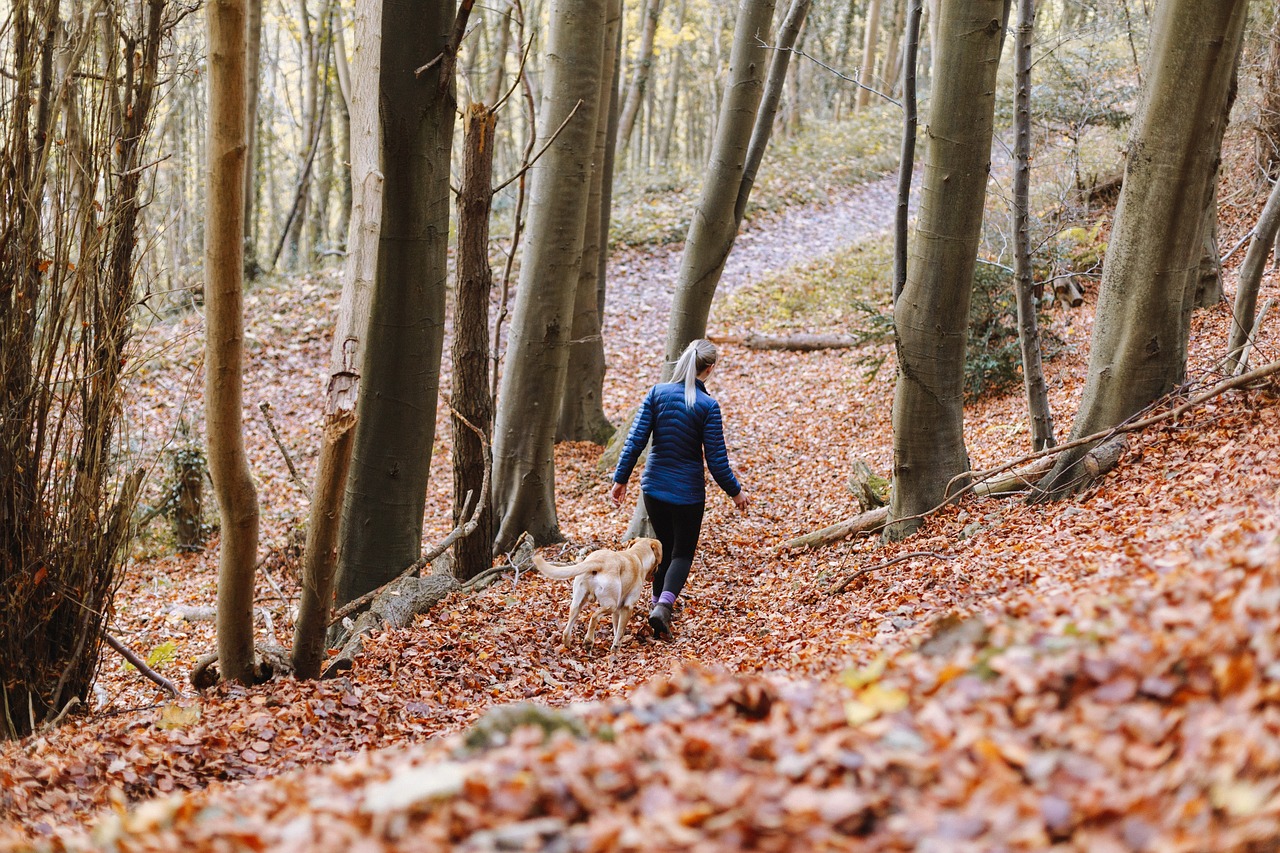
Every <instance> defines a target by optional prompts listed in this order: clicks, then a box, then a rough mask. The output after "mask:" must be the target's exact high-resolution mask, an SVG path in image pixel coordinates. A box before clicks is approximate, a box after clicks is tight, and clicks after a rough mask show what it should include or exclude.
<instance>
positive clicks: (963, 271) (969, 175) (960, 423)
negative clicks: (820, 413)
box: [886, 0, 1009, 539]
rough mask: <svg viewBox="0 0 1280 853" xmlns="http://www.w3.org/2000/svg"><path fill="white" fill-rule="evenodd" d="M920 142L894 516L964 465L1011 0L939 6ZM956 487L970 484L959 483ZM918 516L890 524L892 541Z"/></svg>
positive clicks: (908, 512) (897, 418) (903, 328)
mask: <svg viewBox="0 0 1280 853" xmlns="http://www.w3.org/2000/svg"><path fill="white" fill-rule="evenodd" d="M938 11H939V16H940V20H939V21H938V32H939V41H938V43H937V44H936V45H935V48H934V69H933V74H932V77H933V86H934V90H933V95H932V98H931V101H930V106H929V123H928V131H927V139H926V142H925V145H926V149H925V157H926V165H925V174H924V192H923V195H922V198H921V203H920V214H919V217H918V221H917V224H916V234H915V241H914V245H913V246H912V252H911V260H910V263H909V265H908V270H907V281H906V285H905V287H904V288H903V290H902V295H901V296H900V297H899V298H898V301H897V303H896V304H895V306H894V327H895V329H896V331H897V335H898V340H897V347H896V348H897V355H898V381H897V387H896V389H895V393H894V400H893V450H894V453H893V457H894V458H893V474H894V476H893V499H892V503H891V504H890V517H891V518H892V519H893V520H894V521H895V522H897V521H898V520H899V519H911V517H912V516H916V515H919V514H920V513H923V512H925V511H926V510H929V509H932V508H933V507H935V506H937V505H938V503H940V502H941V501H942V500H943V498H944V497H945V496H946V491H947V487H948V484H949V483H951V482H952V479H953V478H955V477H956V476H957V475H960V474H963V473H964V472H965V471H967V470H968V469H969V460H968V454H967V452H966V451H965V445H964V409H963V400H964V349H965V333H966V329H967V327H968V322H969V297H970V294H971V292H972V290H973V268H974V263H975V258H976V256H977V252H978V244H979V242H980V240H981V236H982V209H983V201H984V200H985V197H986V191H987V177H988V173H989V172H990V164H991V134H992V126H993V122H994V112H995V88H996V72H997V68H998V66H999V64H1000V51H1001V48H1002V47H1003V43H1004V30H1005V25H1006V23H1007V21H1008V17H1009V0H975V2H971V3H967V4H963V8H962V4H955V3H951V4H942V5H941V7H940V8H939V10H938ZM959 485H964V483H963V482H959ZM919 526H920V521H919V519H911V520H904V521H901V522H899V523H895V524H892V525H891V526H890V528H889V529H888V530H887V531H886V535H887V536H888V537H889V538H892V539H899V538H903V537H905V536H907V535H910V534H911V533H912V532H914V531H915V529H916V528H918V527H919Z"/></svg>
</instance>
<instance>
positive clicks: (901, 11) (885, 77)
mask: <svg viewBox="0 0 1280 853" xmlns="http://www.w3.org/2000/svg"><path fill="white" fill-rule="evenodd" d="M910 2H911V0H895V2H894V4H893V28H892V29H890V30H889V42H888V44H887V45H886V46H885V49H884V59H883V71H882V72H881V74H880V77H881V78H882V79H881V81H880V85H881V86H882V87H883V88H882V90H881V91H883V92H884V93H885V94H886V95H888V96H889V97H893V94H894V90H895V89H897V88H898V80H899V76H900V74H901V72H902V63H903V60H902V57H901V56H900V54H901V53H902V48H901V44H902V35H903V32H904V31H905V29H906V25H907V6H908V5H910ZM918 30H919V28H918V27H917V33H918Z"/></svg>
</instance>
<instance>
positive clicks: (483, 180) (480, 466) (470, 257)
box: [451, 104, 594, 580]
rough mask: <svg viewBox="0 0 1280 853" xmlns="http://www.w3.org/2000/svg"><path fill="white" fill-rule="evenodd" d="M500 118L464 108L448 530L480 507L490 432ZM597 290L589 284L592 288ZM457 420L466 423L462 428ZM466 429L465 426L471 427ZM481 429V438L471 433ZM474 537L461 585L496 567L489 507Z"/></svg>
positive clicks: (466, 547)
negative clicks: (492, 249)
mask: <svg viewBox="0 0 1280 853" xmlns="http://www.w3.org/2000/svg"><path fill="white" fill-rule="evenodd" d="M497 122H498V117H497V114H496V113H494V112H493V111H492V110H491V109H490V108H489V107H487V106H485V105H484V104H471V105H470V106H469V107H467V113H466V118H465V119H464V121H463V128H464V134H463V145H462V148H463V154H462V158H463V159H462V186H461V191H460V192H459V193H458V261H457V267H458V283H457V286H456V287H455V288H454V310H453V349H452V353H451V355H452V359H453V395H452V399H453V408H454V413H455V414H454V415H453V417H452V421H451V422H452V429H453V524H454V526H455V527H456V526H458V525H460V524H462V523H463V522H465V521H466V519H467V514H468V513H469V512H470V507H467V506H466V503H467V498H468V496H469V497H470V500H471V504H472V506H474V505H475V503H476V502H477V501H481V500H482V498H483V496H482V495H481V488H480V487H481V483H482V482H483V480H484V472H485V465H486V463H487V461H488V456H489V436H490V435H491V434H492V432H493V400H492V398H491V397H490V396H489V291H490V290H491V289H492V287H493V272H492V270H490V268H489V212H490V210H491V209H492V207H493V145H494V137H495V131H496V129H497ZM592 285H593V286H594V282H592ZM459 416H461V418H465V419H466V421H465V422H464V421H463V420H462V419H461V418H460V417H459ZM468 423H469V424H470V425H469V426H468ZM473 428H474V429H475V430H479V431H480V433H481V435H476V434H475V432H473V431H472V430H473ZM483 504H484V505H483V506H480V507H479V510H480V515H479V516H478V517H477V518H478V522H477V525H476V529H475V532H474V533H472V534H471V535H470V536H467V537H466V538H464V539H461V540H459V541H458V543H457V544H456V545H455V546H454V549H453V554H454V573H455V574H456V575H457V577H458V578H459V579H461V580H467V579H468V578H472V577H475V576H476V575H478V574H479V573H480V572H482V571H484V570H485V569H487V568H489V567H490V566H491V565H493V508H492V506H491V505H490V502H489V501H487V500H484V501H483Z"/></svg>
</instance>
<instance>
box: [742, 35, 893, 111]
mask: <svg viewBox="0 0 1280 853" xmlns="http://www.w3.org/2000/svg"><path fill="white" fill-rule="evenodd" d="M756 43H757V44H759V45H760V46H761V47H763V48H764V49H765V50H789V51H791V52H792V53H794V54H795V55H796V56H800V57H804V58H805V59H807V60H809V61H810V62H812V63H813V64H814V65H816V66H818V67H819V68H821V69H823V70H824V71H829V72H831V73H832V74H834V75H836V76H837V77H839V78H840V79H841V80H844V81H845V82H846V83H852V84H853V85H855V86H857V87H858V88H859V89H866V90H867V91H868V92H870V93H871V94H873V95H876V96H877V97H880V98H884V99H885V100H886V101H888V102H889V103H891V104H893V105H894V106H895V107H899V108H901V107H902V102H901V101H896V100H894V99H893V98H891V97H889V96H888V95H886V94H885V93H884V92H881V91H880V90H879V89H873V88H871V87H870V86H868V85H867V84H865V83H863V82H862V81H861V80H859V79H858V78H857V77H850V76H849V75H848V74H845V73H844V72H842V71H838V70H836V69H835V68H832V67H831V66H830V65H828V64H827V63H825V62H823V61H822V60H821V59H818V58H817V57H813V56H810V55H809V54H807V53H805V52H804V51H803V50H801V49H800V48H798V47H775V46H773V45H771V44H765V43H764V42H763V41H761V40H760V39H756Z"/></svg>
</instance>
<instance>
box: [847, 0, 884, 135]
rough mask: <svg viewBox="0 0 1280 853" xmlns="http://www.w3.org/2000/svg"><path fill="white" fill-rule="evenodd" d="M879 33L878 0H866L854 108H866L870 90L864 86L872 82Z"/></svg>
mask: <svg viewBox="0 0 1280 853" xmlns="http://www.w3.org/2000/svg"><path fill="white" fill-rule="evenodd" d="M879 35H880V0H868V2H867V26H866V38H865V39H864V40H863V42H862V68H861V70H859V71H858V83H860V84H861V85H859V86H858V95H857V99H856V100H855V101H854V104H853V105H854V109H855V110H862V109H866V106H867V104H868V103H870V98H871V92H870V91H868V89H867V88H866V87H868V86H870V85H871V83H872V79H871V74H872V72H873V71H874V70H875V67H876V42H877V40H878V38H879Z"/></svg>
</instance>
